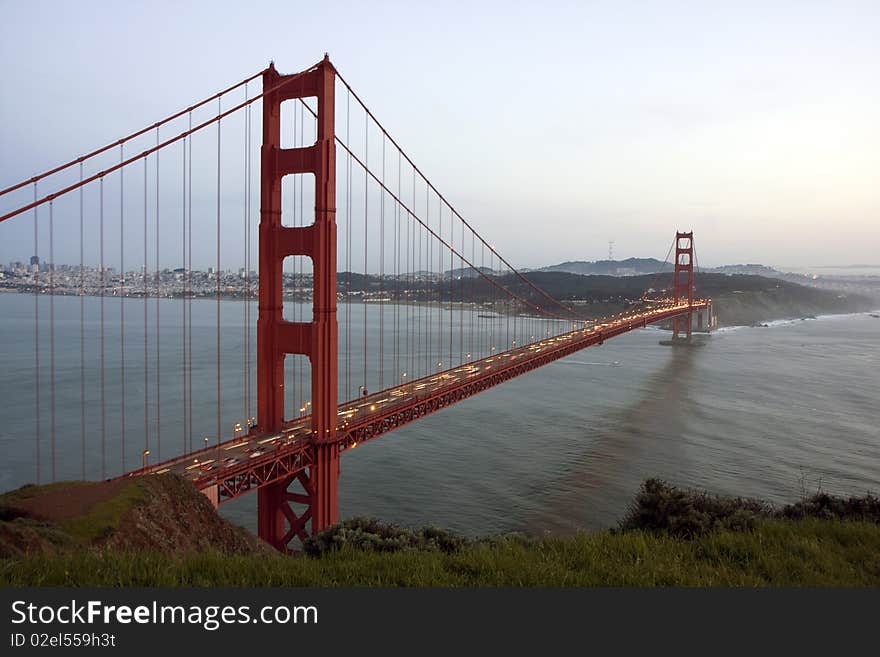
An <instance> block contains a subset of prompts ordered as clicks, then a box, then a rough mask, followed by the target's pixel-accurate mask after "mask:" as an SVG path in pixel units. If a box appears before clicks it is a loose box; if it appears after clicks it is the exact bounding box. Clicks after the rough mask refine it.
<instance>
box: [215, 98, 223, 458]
mask: <svg viewBox="0 0 880 657" xmlns="http://www.w3.org/2000/svg"><path fill="white" fill-rule="evenodd" d="M220 113H221V99H220V98H218V99H217V114H218V115H219V114H220ZM214 276H216V278H217V293H216V295H215V296H216V300H217V301H216V303H217V444H220V435H221V427H220V424H221V412H222V410H221V404H222V402H221V399H220V121H219V120H218V121H217V268H216V271H215V272H214Z"/></svg>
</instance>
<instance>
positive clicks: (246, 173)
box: [242, 83, 250, 428]
mask: <svg viewBox="0 0 880 657" xmlns="http://www.w3.org/2000/svg"><path fill="white" fill-rule="evenodd" d="M244 99H245V100H247V99H248V92H247V83H245V85H244ZM248 107H250V105H248ZM249 116H250V115H249V114H247V113H246V114H245V117H244V242H243V244H244V286H245V298H244V336H243V338H244V349H243V351H244V354H243V356H244V358H243V361H244V362H243V363H242V369H243V371H242V376H243V378H244V404H243V408H242V411H244V425H243V426H246V427H248V428H250V409H249V408H248V406H249V404H248V400H249V398H250V391H249V390H248V383H249V380H248V379H249V374H248V359H249V358H250V350H249V349H248V334H249V333H250V321H249V320H250V318H249V317H248V315H249V310H250V305H249V302H248V296H247V293H248V287H249V286H248V257H247V256H248V234H249V232H250V231H249V227H248V215H249V212H250V199H249V198H248V179H249V176H250V171H249V170H248V153H249V151H250V141H249V134H248V131H249V130H250V126H249V125H248V121H249Z"/></svg>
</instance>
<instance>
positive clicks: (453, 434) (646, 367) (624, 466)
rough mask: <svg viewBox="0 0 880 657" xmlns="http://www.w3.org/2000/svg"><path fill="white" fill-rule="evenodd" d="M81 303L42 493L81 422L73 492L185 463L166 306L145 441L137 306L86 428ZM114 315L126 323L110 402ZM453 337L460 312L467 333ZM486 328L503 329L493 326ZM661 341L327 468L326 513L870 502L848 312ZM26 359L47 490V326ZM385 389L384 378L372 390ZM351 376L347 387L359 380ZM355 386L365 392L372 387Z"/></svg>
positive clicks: (544, 374)
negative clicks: (703, 500)
mask: <svg viewBox="0 0 880 657" xmlns="http://www.w3.org/2000/svg"><path fill="white" fill-rule="evenodd" d="M47 302H48V300H47V299H41V301H40V303H41V306H40V314H41V319H43V320H45V319H46V318H47V317H48V305H47ZM83 304H84V306H83V307H84V310H85V337H84V344H85V356H86V361H87V363H86V367H87V376H86V381H85V384H86V386H85V392H86V397H87V410H86V415H85V418H83V416H82V415H81V398H80V394H81V389H80V384H81V380H80V299H78V298H73V297H59V298H56V299H55V314H56V327H55V338H56V354H55V369H56V385H55V407H56V427H55V435H56V440H55V476H56V479H69V478H78V477H80V476H81V471H82V465H83V464H82V453H83V442H82V424H83V421H84V422H85V426H86V440H85V453H86V464H85V470H86V476H87V477H90V478H99V477H101V476H102V475H103V476H112V475H115V474H118V473H119V471H120V470H121V468H122V465H123V463H122V461H123V455H124V458H125V465H126V467H128V468H134V467H138V466H139V465H140V462H141V458H142V456H141V453H142V450H143V448H144V446H145V445H146V444H147V442H146V441H149V443H148V444H149V447H150V449H151V453H152V454H153V455H154V456H153V457H152V458H155V454H156V453H157V451H159V450H161V451H162V453H163V454H164V455H165V456H171V455H173V454H176V453H180V451H182V450H183V449H184V448H185V447H186V444H185V441H184V431H183V427H182V426H181V423H180V422H179V420H178V418H179V417H180V416H181V415H182V407H183V405H182V398H183V386H182V379H181V356H182V344H183V335H182V333H181V331H180V328H179V326H180V318H181V306H182V304H181V302H179V301H174V300H163V301H161V302H160V309H161V311H160V317H161V319H162V322H161V326H160V339H159V347H160V358H161V360H160V369H161V371H162V378H161V386H160V400H161V406H160V408H158V409H157V408H156V399H155V398H156V394H155V392H156V388H155V386H156V379H155V370H156V368H155V333H154V331H155V301H151V302H150V303H149V304H148V306H147V312H148V331H147V339H148V359H147V361H148V368H147V381H146V383H147V386H146V389H147V401H148V408H149V409H150V411H149V413H148V414H147V417H146V421H147V435H146V438H145V432H144V421H145V417H144V413H143V403H144V383H145V381H144V367H143V365H144V360H143V349H144V347H143V344H144V332H143V313H144V304H143V301H140V300H136V299H127V300H124V301H120V300H118V299H106V300H105V302H104V305H105V308H104V313H105V320H106V321H105V336H104V362H105V381H104V389H105V393H104V396H103V399H104V411H103V413H102V412H101V398H102V396H101V394H100V377H99V374H98V371H99V370H98V368H97V365H98V364H99V362H100V357H101V350H100V323H99V317H100V304H99V301H98V300H97V299H85V300H83ZM120 304H122V305H124V307H125V316H126V325H125V326H126V330H125V333H126V335H125V344H126V351H125V353H126V356H125V378H124V382H125V396H124V397H123V395H122V393H121V387H122V386H121V384H122V381H123V379H122V377H121V372H120V370H121V368H120V354H121V348H120V338H121V336H120V332H119V316H120V309H121V308H120ZM192 306H193V318H194V321H193V324H194V328H193V354H194V356H193V364H194V368H193V381H194V394H193V401H194V404H193V406H194V425H195V426H194V429H195V431H194V435H195V436H196V439H195V440H196V442H198V441H199V437H200V436H202V435H211V436H213V435H215V434H216V422H217V405H216V362H215V360H214V358H215V349H216V332H215V324H214V323H215V321H216V305H215V304H214V302H212V301H197V302H193V304H192ZM220 306H221V327H222V331H221V341H222V345H221V347H222V354H223V356H222V359H221V365H222V367H223V369H222V371H223V372H224V373H226V375H225V376H224V386H223V390H222V395H223V397H222V398H223V404H222V408H221V419H220V421H221V425H222V427H231V426H232V423H233V422H235V421H240V420H241V419H242V418H243V417H244V416H245V413H246V412H247V409H246V402H244V401H243V390H244V383H243V381H244V379H245V378H246V377H244V376H243V364H244V361H243V355H242V349H243V345H244V332H243V329H242V320H243V312H244V311H243V308H244V306H243V304H241V303H239V302H222V303H221V304H220ZM255 310H256V309H255V307H254V311H255ZM399 310H400V312H401V313H403V312H406V309H403V308H401V309H399ZM296 311H297V310H296V309H294V310H293V311H292V312H296ZM341 311H342V312H341V314H340V326H341V328H342V327H343V326H344V325H345V323H346V315H345V309H344V308H343V309H341ZM363 312H364V308H363V306H357V307H355V306H352V310H351V313H352V318H351V321H352V325H353V326H355V327H358V326H361V325H362V324H363V314H362V313H363ZM367 312H368V313H369V314H368V317H367V320H368V337H369V341H368V345H367V352H368V353H370V354H375V353H376V347H377V345H376V344H375V343H374V342H373V341H372V340H373V337H372V336H373V335H374V334H375V332H376V331H377V330H378V321H379V319H378V312H377V311H376V309H375V308H371V309H367ZM426 312H427V311H426ZM435 312H438V313H439V314H437V315H434V317H435V318H436V322H437V325H438V326H439V325H441V324H443V323H445V322H446V319H445V317H444V316H443V315H442V313H443V312H445V311H435ZM383 313H384V321H385V322H386V327H387V326H388V322H390V319H389V318H390V317H393V313H394V310H393V307H391V306H386V307H385V309H384V310H383ZM33 315H34V300H33V297H29V296H25V295H14V294H4V295H0V335H2V336H3V337H2V340H0V364H2V366H3V372H2V375H0V399H2V400H3V404H4V410H3V415H2V422H0V454H2V455H3V456H2V459H0V489H3V490H7V489H10V488H13V487H16V486H20V485H22V484H25V483H29V482H33V481H34V480H35V478H36V458H37V453H36V444H35V438H34V434H35V426H34V424H35V423H34V419H35V381H34V379H35V376H34V319H33ZM426 317H427V315H426ZM459 317H460V316H459ZM431 321H432V322H434V321H435V319H432V320H431ZM470 321H471V317H470V315H469V314H465V320H464V326H465V327H468V326H469V325H470V324H469V323H470ZM490 321H491V320H490ZM498 330H499V334H500V333H502V332H503V331H502V328H501V327H500V326H499V327H498ZM665 337H667V334H666V333H665V332H663V331H661V330H658V329H654V328H648V329H642V330H637V331H633V332H631V333H629V334H626V335H624V336H621V337H619V338H615V339H614V340H611V341H609V342H606V343H605V344H604V345H602V346H599V347H592V348H589V349H587V350H584V351H581V352H579V353H577V354H574V355H572V356H570V357H568V358H564V359H562V360H559V361H557V362H555V363H553V364H550V365H548V366H545V367H543V368H541V369H539V370H537V371H534V372H531V373H529V374H526V375H524V376H521V377H519V378H517V379H514V380H513V381H510V382H508V383H506V384H503V385H501V386H498V387H497V388H494V389H492V390H490V391H488V392H486V393H483V394H481V395H478V396H477V397H474V398H471V399H469V400H466V401H464V402H461V403H459V404H457V405H455V406H453V407H451V408H449V409H445V410H443V411H441V412H439V413H436V414H434V415H431V416H428V417H427V418H425V419H423V420H420V421H419V422H417V423H415V424H413V425H409V426H407V427H404V428H403V429H400V430H398V431H395V432H393V433H391V434H388V435H386V436H384V437H382V438H381V439H379V440H377V441H375V442H373V443H370V444H367V445H363V446H361V447H359V448H357V449H355V450H351V451H349V452H347V453H346V454H345V455H344V456H343V458H342V474H341V479H340V506H341V509H340V511H341V515H342V516H343V517H349V516H353V515H371V516H376V517H379V518H382V519H384V520H388V521H392V522H395V523H398V524H402V525H408V526H421V525H425V524H436V525H440V526H444V527H449V528H451V529H454V530H456V531H460V532H463V533H466V534H469V535H481V534H487V533H494V532H502V531H525V532H529V533H541V532H546V531H549V532H555V533H572V532H574V531H577V530H578V529H599V528H604V527H609V526H614V525H615V524H616V523H617V521H618V520H619V519H620V517H621V516H622V515H623V514H624V513H625V511H626V508H627V506H628V504H629V503H630V502H631V500H632V498H633V496H634V495H635V493H636V491H637V489H638V487H639V484H640V483H641V482H642V481H643V480H644V479H646V478H648V477H662V478H664V479H667V480H669V481H670V482H672V483H675V484H679V485H682V486H693V487H698V488H702V489H706V490H709V491H711V492H714V493H721V494H730V495H744V496H754V497H760V498H763V499H767V500H770V501H772V502H776V503H784V502H788V501H792V500H795V499H797V498H798V497H799V496H800V495H801V493H802V492H803V490H804V489H806V490H807V491H808V492H812V491H814V490H816V489H817V488H818V487H821V488H822V489H823V490H826V491H829V492H833V493H840V494H863V493H865V492H866V491H873V492H875V493H878V492H880V397H878V390H880V319H875V318H873V317H871V316H870V315H868V314H858V315H841V316H828V317H820V318H818V319H815V320H806V321H787V322H772V323H771V325H770V326H769V327H767V328H745V327H743V328H727V329H722V330H719V331H717V332H715V333H714V334H713V335H711V336H710V337H708V339H707V340H706V343H705V345H704V346H702V347H700V348H691V349H687V348H670V347H664V346H661V345H659V344H658V343H659V341H660V340H661V339H664V338H665ZM466 339H467V338H466ZM40 344H41V346H40V359H41V367H40V373H41V396H40V406H41V415H40V431H41V439H40V459H41V467H40V473H41V480H42V481H43V482H46V481H48V480H49V479H50V478H51V445H50V442H49V441H50V439H49V435H50V430H51V418H50V415H49V413H48V408H49V404H50V391H49V386H48V380H49V379H48V377H49V370H48V367H49V343H48V325H47V324H45V323H41V326H40ZM252 344H255V343H254V342H252ZM343 344H344V342H343ZM387 350H388V347H387V345H386V361H385V362H386V365H387V366H388V368H389V369H393V363H392V362H390V361H389V358H391V357H390V356H389V354H388V351H387ZM457 350H458V349H457V347H456V348H454V349H453V351H454V352H455V351H457ZM348 354H349V355H346V354H344V355H343V358H342V361H341V374H342V376H343V377H344V372H345V371H346V368H348V369H351V370H354V371H355V372H358V371H360V370H361V369H362V367H363V358H362V354H363V341H362V339H360V338H358V339H353V340H352V341H351V344H350V345H349V352H348ZM346 358H348V359H349V360H348V361H346ZM371 358H373V356H372V355H371ZM252 365H253V361H252ZM392 376H393V375H392V374H390V373H386V377H387V378H386V379H385V381H386V385H387V383H388V380H389V379H390V378H391V377H392ZM353 378H354V380H355V382H359V381H360V379H358V378H357V375H355V376H354V377H353ZM297 380H298V378H297V372H296V371H293V372H291V374H290V378H289V382H290V385H291V387H293V386H294V385H295V383H296V381H297ZM305 380H308V376H307V375H306V376H305ZM343 385H344V382H343ZM368 385H369V386H372V387H373V389H377V388H376V386H377V385H378V381H376V380H370V381H368ZM292 394H293V395H294V401H295V404H294V405H296V404H298V403H300V401H298V399H301V398H302V395H300V397H299V398H297V397H296V394H298V393H296V392H294V393H292ZM342 394H343V395H344V390H343V392H342ZM355 394H356V393H355ZM123 409H124V411H125V434H126V446H125V450H124V451H123V449H122V446H121V427H122V414H123ZM157 410H158V411H160V415H161V421H160V424H159V425H158V428H159V429H161V432H157V424H156V416H157V412H156V411H157ZM102 417H103V420H102ZM102 427H103V430H102ZM158 433H161V436H158V435H157V434H158ZM102 435H103V449H102ZM157 438H160V440H161V443H158V441H157ZM157 448H158V449H157ZM102 464H103V467H102ZM221 511H222V512H223V513H224V515H226V516H227V517H228V518H230V519H231V520H233V521H234V522H236V523H238V524H242V525H244V526H247V527H249V528H251V529H254V528H255V526H256V520H255V514H256V496H255V495H250V496H245V497H244V498H241V499H239V500H235V501H233V502H230V503H228V504H225V505H223V506H222V507H221Z"/></svg>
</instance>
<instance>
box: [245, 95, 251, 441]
mask: <svg viewBox="0 0 880 657" xmlns="http://www.w3.org/2000/svg"><path fill="white" fill-rule="evenodd" d="M246 112H247V113H246V114H245V122H246V124H247V144H246V146H245V152H246V157H247V160H246V169H247V173H246V176H247V184H246V186H245V219H244V221H245V256H244V287H245V303H244V307H245V313H246V315H245V341H244V352H245V375H244V377H245V378H244V383H245V391H246V397H247V406H246V408H245V418H246V419H247V427H248V433H250V423H251V106H250V105H248V106H247V110H246Z"/></svg>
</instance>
